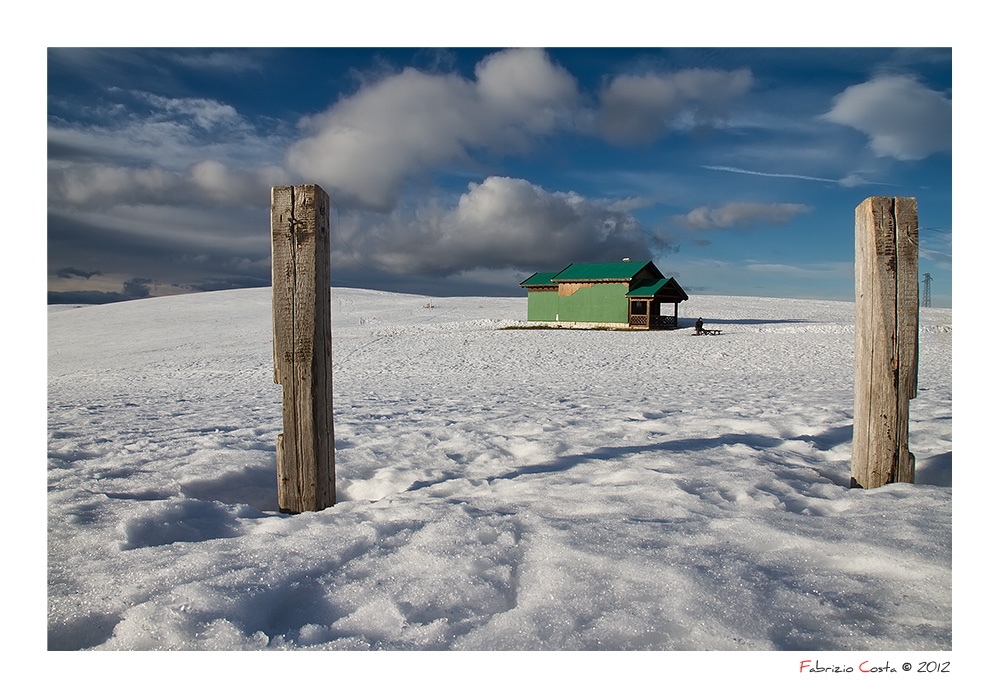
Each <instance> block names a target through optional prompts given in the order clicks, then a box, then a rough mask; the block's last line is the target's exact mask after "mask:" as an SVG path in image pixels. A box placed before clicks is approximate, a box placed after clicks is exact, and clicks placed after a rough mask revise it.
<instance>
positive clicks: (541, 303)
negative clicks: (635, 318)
mask: <svg viewBox="0 0 1000 699" xmlns="http://www.w3.org/2000/svg"><path fill="white" fill-rule="evenodd" d="M627 292H628V285H627V284H594V285H593V286H589V287H583V288H581V289H578V290H577V291H576V292H575V293H573V294H571V295H570V296H560V295H559V293H558V292H556V291H529V292H528V320H559V321H560V322H579V323H627V322H628V302H627V301H626V300H625V294H626V293H627ZM557 316H558V318H557Z"/></svg>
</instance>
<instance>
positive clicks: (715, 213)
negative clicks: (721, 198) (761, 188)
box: [674, 202, 812, 231]
mask: <svg viewBox="0 0 1000 699" xmlns="http://www.w3.org/2000/svg"><path fill="white" fill-rule="evenodd" d="M810 211H812V207H811V206H808V205H806V204H759V203H755V202H730V203H728V204H724V205H723V206H720V207H716V208H712V207H708V206H700V207H698V208H697V209H693V210H692V211H690V212H688V213H687V214H685V215H683V216H677V217H675V219H674V220H675V222H677V223H679V224H681V225H683V226H684V227H686V228H688V229H690V230H696V231H708V230H722V229H727V228H747V227H750V226H755V225H758V224H770V225H782V224H785V223H788V222H789V221H790V220H792V218H794V217H795V216H798V215H800V214H805V213H808V212H810Z"/></svg>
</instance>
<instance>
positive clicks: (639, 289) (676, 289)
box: [625, 277, 688, 301]
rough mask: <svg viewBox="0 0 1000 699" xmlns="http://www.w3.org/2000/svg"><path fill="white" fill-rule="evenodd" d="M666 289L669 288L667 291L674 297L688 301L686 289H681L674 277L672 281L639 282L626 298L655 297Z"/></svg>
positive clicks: (650, 280) (649, 280) (644, 280)
mask: <svg viewBox="0 0 1000 699" xmlns="http://www.w3.org/2000/svg"><path fill="white" fill-rule="evenodd" d="M664 287H668V289H667V291H668V292H671V291H672V292H673V294H672V295H673V296H676V297H678V298H681V299H684V300H685V301H687V298H688V296H687V294H686V293H684V289H682V288H681V286H680V284H678V283H677V282H675V281H674V278H673V277H670V279H643V280H642V281H640V282H638V283H637V284H636V285H635V287H634V288H632V289H631V290H630V291H629V292H628V293H627V294H625V296H630V297H632V298H635V297H640V298H645V297H648V296H655V295H656V294H658V293H660V292H661V291H662V290H663V288H664Z"/></svg>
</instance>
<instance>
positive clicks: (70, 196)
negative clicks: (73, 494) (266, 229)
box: [48, 160, 288, 210]
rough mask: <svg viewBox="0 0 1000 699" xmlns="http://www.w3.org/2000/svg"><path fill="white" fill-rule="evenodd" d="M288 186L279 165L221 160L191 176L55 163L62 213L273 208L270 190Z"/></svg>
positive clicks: (55, 195) (53, 185) (52, 194)
mask: <svg viewBox="0 0 1000 699" xmlns="http://www.w3.org/2000/svg"><path fill="white" fill-rule="evenodd" d="M287 181H288V174H287V173H285V172H284V171H283V170H282V169H281V168H280V167H278V166H263V167H260V168H256V169H254V170H233V169H230V168H229V167H227V166H226V165H224V164H222V163H220V162H218V161H215V160H203V161H200V162H197V163H195V164H194V165H192V166H191V167H190V168H188V169H187V170H186V171H183V172H173V171H170V170H166V169H164V168H161V167H155V166H154V167H145V168H144V167H126V166H121V165H88V164H52V165H51V166H50V167H49V188H48V195H49V202H50V204H51V205H53V206H54V207H55V208H56V209H59V208H71V209H80V210H95V209H100V208H106V207H110V206H115V205H121V204H177V205H182V204H192V205H198V204H223V205H227V206H243V205H247V206H256V207H263V206H267V205H268V202H269V201H270V199H269V197H270V191H271V190H270V188H271V186H273V185H274V184H280V183H283V182H287Z"/></svg>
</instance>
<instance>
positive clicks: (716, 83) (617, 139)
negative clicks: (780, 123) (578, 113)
mask: <svg viewBox="0 0 1000 699" xmlns="http://www.w3.org/2000/svg"><path fill="white" fill-rule="evenodd" d="M752 84H753V75H752V74H751V72H750V71H749V70H747V69H742V70H736V71H717V70H704V69H691V70H683V71H680V72H677V73H671V74H654V73H648V74H646V75H620V76H617V77H616V78H614V79H613V80H612V81H611V82H610V83H609V84H608V85H607V86H606V87H605V88H604V89H603V90H602V91H601V95H600V99H601V107H600V113H599V116H598V124H599V128H600V131H601V133H602V135H603V136H604V137H605V138H606V139H608V140H609V141H611V142H612V143H619V144H642V143H652V142H653V141H655V140H656V139H658V138H660V137H661V136H662V135H663V134H664V133H666V131H667V129H669V128H670V127H671V123H672V122H674V123H676V124H680V123H682V122H683V123H685V124H688V125H690V124H692V123H693V124H699V123H705V122H712V121H715V120H717V119H719V118H721V117H724V116H725V114H726V112H727V111H728V107H729V104H730V103H731V102H732V101H733V100H734V99H736V98H738V97H741V96H742V95H744V94H746V93H747V92H748V91H749V90H750V87H751V85H752Z"/></svg>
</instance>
